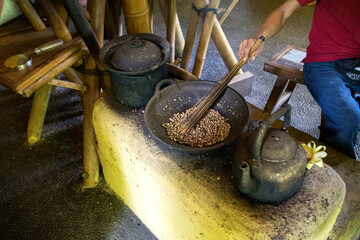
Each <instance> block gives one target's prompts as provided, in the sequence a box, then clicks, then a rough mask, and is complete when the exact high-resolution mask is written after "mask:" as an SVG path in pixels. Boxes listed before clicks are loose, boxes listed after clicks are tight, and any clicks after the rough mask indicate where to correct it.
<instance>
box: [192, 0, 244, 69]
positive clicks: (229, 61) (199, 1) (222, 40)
mask: <svg viewBox="0 0 360 240" xmlns="http://www.w3.org/2000/svg"><path fill="white" fill-rule="evenodd" d="M207 2H208V0H194V4H195V6H196V7H197V8H198V9H200V8H202V7H204V6H206V4H207ZM211 38H212V40H213V41H214V44H215V46H216V48H217V49H218V51H219V53H220V55H221V57H222V59H223V61H224V63H225V65H226V67H227V68H228V70H230V69H231V68H232V67H233V66H234V65H235V64H236V63H237V59H236V57H235V54H234V52H233V50H232V48H231V46H230V44H229V42H228V40H227V38H226V36H225V34H224V31H223V30H222V28H221V26H220V24H219V23H218V20H217V19H216V18H215V23H214V26H213V29H212V33H211ZM239 73H242V70H241V69H240V71H239V72H238V74H239Z"/></svg>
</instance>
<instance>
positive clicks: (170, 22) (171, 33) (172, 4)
mask: <svg viewBox="0 0 360 240" xmlns="http://www.w3.org/2000/svg"><path fill="white" fill-rule="evenodd" d="M168 1H169V4H168V14H167V21H166V22H167V23H166V39H167V40H168V41H169V43H170V47H171V55H170V59H169V62H170V63H173V62H174V61H175V23H176V0H168Z"/></svg>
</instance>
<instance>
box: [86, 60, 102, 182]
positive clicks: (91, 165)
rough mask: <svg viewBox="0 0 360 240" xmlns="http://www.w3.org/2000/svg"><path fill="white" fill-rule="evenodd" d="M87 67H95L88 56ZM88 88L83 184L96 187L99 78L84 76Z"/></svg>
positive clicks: (97, 177) (97, 176) (97, 173)
mask: <svg viewBox="0 0 360 240" xmlns="http://www.w3.org/2000/svg"><path fill="white" fill-rule="evenodd" d="M85 68H86V69H95V61H94V60H93V58H92V57H90V56H89V57H88V58H87V60H86V62H85ZM84 82H85V85H87V87H88V90H87V91H85V93H84V102H83V103H84V119H83V128H84V138H83V142H84V146H83V161H84V163H83V167H84V170H83V171H84V172H83V178H84V183H83V186H84V187H85V188H92V187H96V186H97V184H98V182H99V159H98V156H97V152H96V137H95V132H94V128H93V124H92V112H93V108H94V103H95V100H96V99H97V98H98V96H99V93H100V86H99V78H98V77H97V76H94V75H85V76H84Z"/></svg>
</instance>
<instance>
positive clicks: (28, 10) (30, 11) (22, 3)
mask: <svg viewBox="0 0 360 240" xmlns="http://www.w3.org/2000/svg"><path fill="white" fill-rule="evenodd" d="M15 2H16V4H17V5H18V7H19V8H20V10H21V11H22V12H23V13H24V15H25V16H26V18H27V19H28V20H29V22H30V24H31V26H32V27H33V28H34V29H35V31H41V30H43V29H45V28H46V26H45V24H44V22H43V21H42V20H41V18H40V16H39V15H38V13H37V12H36V10H35V9H34V7H33V5H32V4H31V2H30V1H29V0H15Z"/></svg>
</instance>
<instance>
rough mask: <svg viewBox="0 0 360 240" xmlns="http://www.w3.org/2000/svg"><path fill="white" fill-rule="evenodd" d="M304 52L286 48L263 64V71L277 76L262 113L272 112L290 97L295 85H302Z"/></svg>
mask: <svg viewBox="0 0 360 240" xmlns="http://www.w3.org/2000/svg"><path fill="white" fill-rule="evenodd" d="M305 55H306V50H305V49H302V48H297V47H294V46H291V45H289V46H287V47H286V48H285V49H283V50H282V51H280V52H279V53H277V54H276V55H275V56H274V57H272V58H271V59H270V60H269V61H267V62H265V65H264V70H265V71H267V72H270V73H272V74H275V75H277V76H278V78H277V80H276V83H275V85H274V87H273V90H272V91H271V94H270V96H269V99H268V101H267V103H266V105H265V108H264V111H266V112H269V113H271V112H274V111H275V110H276V109H278V108H279V107H280V106H281V105H282V104H283V103H285V102H287V101H288V100H289V98H290V97H291V95H292V93H293V91H294V89H295V86H296V84H297V83H300V84H304V78H303V72H302V71H303V64H302V63H301V61H302V60H303V59H304V58H305Z"/></svg>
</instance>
